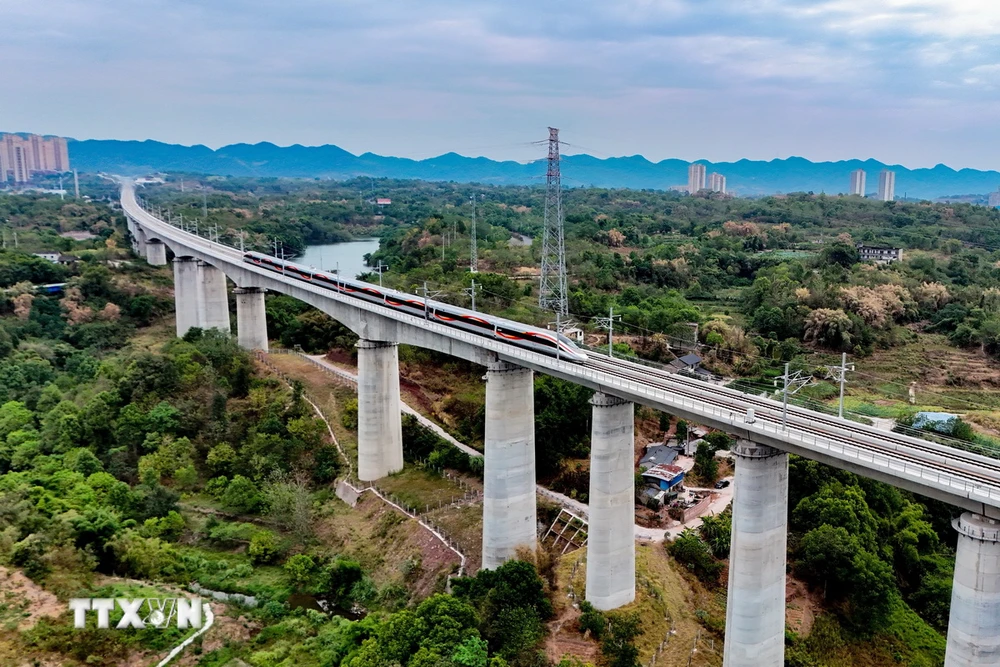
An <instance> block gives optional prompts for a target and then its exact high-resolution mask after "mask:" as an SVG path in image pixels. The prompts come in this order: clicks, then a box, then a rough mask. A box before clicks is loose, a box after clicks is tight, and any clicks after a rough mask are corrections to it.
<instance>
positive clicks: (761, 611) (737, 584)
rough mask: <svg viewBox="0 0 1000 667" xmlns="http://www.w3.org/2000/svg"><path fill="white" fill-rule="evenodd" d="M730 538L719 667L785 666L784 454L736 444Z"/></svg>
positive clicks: (740, 442)
mask: <svg viewBox="0 0 1000 667" xmlns="http://www.w3.org/2000/svg"><path fill="white" fill-rule="evenodd" d="M733 454H735V458H736V476H735V479H734V481H733V484H734V487H735V488H734V497H733V533H732V545H731V549H730V555H729V598H728V602H727V606H726V644H725V654H724V659H723V665H724V667H782V666H783V665H784V664H785V556H786V540H787V522H788V454H786V453H784V452H781V451H779V450H777V449H774V448H772V447H767V446H765V445H757V444H754V443H752V442H748V441H746V440H740V441H739V442H738V443H737V444H736V445H735V446H734V447H733Z"/></svg>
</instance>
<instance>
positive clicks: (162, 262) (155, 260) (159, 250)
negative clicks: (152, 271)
mask: <svg viewBox="0 0 1000 667" xmlns="http://www.w3.org/2000/svg"><path fill="white" fill-rule="evenodd" d="M146 261H147V262H149V263H150V264H152V265H153V266H166V265H167V246H166V245H165V244H164V243H163V242H162V241H147V242H146Z"/></svg>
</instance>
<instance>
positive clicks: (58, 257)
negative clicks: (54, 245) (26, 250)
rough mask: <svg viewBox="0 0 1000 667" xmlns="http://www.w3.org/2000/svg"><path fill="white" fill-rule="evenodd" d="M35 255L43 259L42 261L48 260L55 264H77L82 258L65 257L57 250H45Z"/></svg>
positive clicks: (74, 256)
mask: <svg viewBox="0 0 1000 667" xmlns="http://www.w3.org/2000/svg"><path fill="white" fill-rule="evenodd" d="M33 254H34V255H35V257H41V258H42V259H46V260H48V261H50V262H52V263H53V264H75V263H76V262H79V261H80V258H79V257H77V256H76V255H64V254H62V253H61V252H58V251H55V250H43V251H42V252H36V253H33Z"/></svg>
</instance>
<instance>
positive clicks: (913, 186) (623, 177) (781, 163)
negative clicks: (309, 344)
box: [69, 139, 1000, 199]
mask: <svg viewBox="0 0 1000 667" xmlns="http://www.w3.org/2000/svg"><path fill="white" fill-rule="evenodd" d="M69 152H70V160H71V163H72V165H73V166H74V167H75V168H77V169H80V170H81V171H88V172H96V171H105V172H111V173H116V174H126V175H129V174H134V175H138V174H145V173H149V172H155V171H173V172H178V171H180V172H193V173H199V174H217V175H229V176H278V177H282V176H284V177H302V178H315V177H320V178H333V179H338V180H340V179H347V178H352V177H355V176H374V177H376V178H377V177H388V178H413V179H421V180H427V181H457V182H465V183H468V182H475V183H487V184H495V185H511V184H521V185H530V184H542V183H544V175H545V167H544V163H543V162H535V163H530V164H521V163H519V162H512V161H504V162H498V161H495V160H490V159H488V158H484V157H477V158H471V157H465V156H462V155H458V154H456V153H445V154H444V155H439V156H438V157H434V158H429V159H426V160H410V159H406V158H398V157H386V156H382V155H375V154H374V153H364V154H363V155H354V154H352V153H348V152H347V151H345V150H344V149H342V148H339V147H337V146H333V145H326V146H315V147H310V146H299V145H295V146H287V147H281V146H275V145H274V144H270V143H259V144H252V145H251V144H233V145H231V146H224V147H222V148H220V149H218V150H212V149H211V148H208V147H206V146H200V145H199V146H180V145H177V144H165V143H161V142H158V141H115V140H103V139H88V140H85V141H76V140H71V143H70V144H69ZM698 162H700V163H702V164H705V165H706V167H707V170H708V171H709V172H713V171H717V172H719V173H721V174H723V175H725V176H726V178H727V181H728V182H727V185H728V189H729V191H730V192H732V193H734V194H739V195H748V196H753V195H765V194H774V193H781V192H802V191H813V192H826V193H828V194H837V193H841V192H846V191H847V190H848V183H849V173H850V172H851V171H852V170H854V169H858V168H861V169H864V170H865V171H867V172H868V191H869V192H874V191H875V190H876V188H877V186H878V173H879V171H881V170H882V169H883V168H889V169H892V170H894V171H895V172H896V196H897V198H901V197H903V196H904V195H905V196H907V197H911V198H912V197H917V198H922V199H935V198H938V197H945V196H949V195H960V194H985V193H987V192H990V191H993V190H996V189H997V188H998V187H1000V172H997V171H979V170H976V169H960V170H958V171H956V170H954V169H952V168H950V167H946V166H944V165H942V164H939V165H937V166H936V167H934V168H932V169H906V168H905V167H901V166H899V165H885V164H883V163H881V162H878V161H876V160H844V161H840V162H811V161H810V160H806V159H805V158H800V157H790V158H788V159H784V160H770V161H761V160H746V159H743V160H739V161H738V162H715V163H713V162H707V161H704V160H699V161H698ZM688 165H689V163H688V162H685V161H683V160H675V159H670V160H663V161H661V162H650V161H649V160H647V159H646V158H644V157H642V156H641V155H633V156H629V157H613V158H607V159H599V158H595V157H592V156H590V155H568V156H564V158H563V163H562V174H563V185H565V186H567V187H579V186H589V185H593V186H598V187H609V188H651V189H659V190H663V189H667V188H669V187H670V186H672V185H681V184H684V183H687V168H688Z"/></svg>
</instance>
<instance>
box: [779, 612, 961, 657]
mask: <svg viewBox="0 0 1000 667" xmlns="http://www.w3.org/2000/svg"><path fill="white" fill-rule="evenodd" d="M944 649H945V638H944V636H943V635H941V634H940V633H938V632H936V631H934V629H932V628H931V627H930V626H929V625H927V624H926V623H925V622H924V621H923V620H922V619H921V618H920V617H919V616H918V615H917V614H916V612H914V611H913V610H912V609H910V608H909V607H907V606H906V605H905V604H903V603H902V602H899V603H898V604H897V605H896V607H895V609H894V610H893V612H892V616H891V617H890V619H889V625H888V627H887V628H886V629H885V630H884V631H882V632H880V633H878V634H876V635H875V636H873V637H860V636H856V635H854V634H853V633H851V631H850V630H848V629H846V628H844V627H842V626H841V624H840V622H839V621H838V619H837V618H836V616H833V615H832V614H829V613H826V614H822V615H820V616H819V617H817V619H816V622H815V624H814V625H813V629H812V632H811V633H810V635H809V636H808V637H806V638H804V639H803V638H798V637H795V638H793V640H792V642H791V644H790V646H788V648H787V649H786V652H785V657H786V660H787V664H794V665H823V666H824V667H890V666H893V667H894V666H895V665H901V664H902V665H909V666H910V667H938V666H939V665H941V664H942V663H943V662H944Z"/></svg>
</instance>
